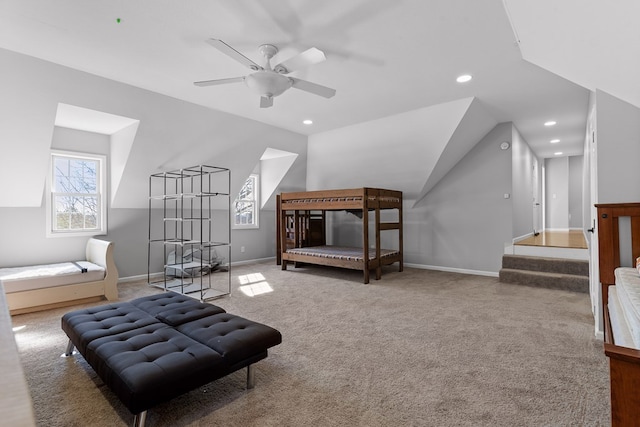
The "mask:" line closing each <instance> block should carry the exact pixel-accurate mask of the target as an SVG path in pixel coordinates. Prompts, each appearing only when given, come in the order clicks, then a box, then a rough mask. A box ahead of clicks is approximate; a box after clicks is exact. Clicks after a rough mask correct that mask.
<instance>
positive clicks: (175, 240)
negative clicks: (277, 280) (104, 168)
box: [147, 165, 231, 302]
mask: <svg viewBox="0 0 640 427" xmlns="http://www.w3.org/2000/svg"><path fill="white" fill-rule="evenodd" d="M230 187H231V171H230V170H229V169H226V168H221V167H216V166H207V165H198V166H191V167H187V168H183V169H179V170H173V171H168V172H159V173H155V174H152V175H150V177H149V244H148V254H147V261H148V262H147V281H148V283H149V285H152V286H156V287H159V288H162V289H164V290H166V291H173V292H177V293H181V294H183V295H188V296H190V297H193V298H196V299H199V300H200V301H203V302H204V301H207V300H211V299H216V298H220V297H223V296H226V295H229V294H230V293H231V262H230V260H231V210H230V208H231V199H230ZM214 255H215V256H214ZM160 256H162V260H163V262H162V265H163V272H162V274H161V275H159V274H157V271H154V270H156V269H157V268H158V267H156V266H158V265H159V264H158V262H157V260H158V258H159V257H160ZM225 256H226V258H224V257H225ZM221 258H223V259H221ZM222 261H226V262H224V263H223V262H222Z"/></svg>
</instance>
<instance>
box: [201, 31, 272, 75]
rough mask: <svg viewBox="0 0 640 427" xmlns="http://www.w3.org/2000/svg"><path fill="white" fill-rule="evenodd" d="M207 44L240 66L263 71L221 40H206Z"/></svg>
mask: <svg viewBox="0 0 640 427" xmlns="http://www.w3.org/2000/svg"><path fill="white" fill-rule="evenodd" d="M207 43H209V44H210V45H211V46H213V47H215V48H216V49H218V50H219V51H220V52H222V53H224V54H225V55H227V56H229V57H231V58H233V59H235V60H236V61H238V62H239V63H241V64H242V65H244V66H247V67H249V68H251V69H252V70H254V71H258V70H262V69H263V68H262V67H261V66H259V65H258V64H256V63H255V62H253V61H252V60H250V59H249V58H247V57H246V56H244V55H243V54H241V53H240V52H238V51H237V50H235V49H234V48H232V47H231V46H229V45H228V44H226V43H225V42H223V41H222V40H218V39H209V40H207Z"/></svg>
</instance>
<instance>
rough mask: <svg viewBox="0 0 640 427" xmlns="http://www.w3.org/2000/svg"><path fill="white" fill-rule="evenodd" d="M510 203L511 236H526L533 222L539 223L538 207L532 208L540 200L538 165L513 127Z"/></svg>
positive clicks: (524, 141)
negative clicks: (511, 213) (511, 211)
mask: <svg viewBox="0 0 640 427" xmlns="http://www.w3.org/2000/svg"><path fill="white" fill-rule="evenodd" d="M511 151H512V156H511V157H512V164H513V172H512V176H513V179H512V193H511V199H512V205H513V237H514V238H518V237H522V236H526V235H528V234H531V233H532V232H533V228H534V212H535V215H536V219H537V220H538V221H537V222H535V223H536V224H540V221H539V219H540V218H539V215H540V214H541V212H540V209H539V208H538V209H535V210H534V202H535V201H536V200H537V201H539V200H540V185H539V180H540V173H539V170H540V167H539V161H538V158H537V157H536V156H535V154H534V153H533V151H532V150H531V147H529V144H527V142H526V140H525V139H524V138H523V137H522V135H520V132H518V130H517V129H516V128H515V127H513V136H512V144H511Z"/></svg>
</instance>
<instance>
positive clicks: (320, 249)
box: [287, 245, 400, 261]
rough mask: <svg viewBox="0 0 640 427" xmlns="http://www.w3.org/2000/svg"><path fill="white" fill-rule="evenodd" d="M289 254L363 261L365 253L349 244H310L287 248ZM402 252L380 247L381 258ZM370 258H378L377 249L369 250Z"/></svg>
mask: <svg viewBox="0 0 640 427" xmlns="http://www.w3.org/2000/svg"><path fill="white" fill-rule="evenodd" d="M287 253H288V254H295V255H306V256H313V257H319V258H330V259H341V260H345V261H363V260H364V254H363V252H362V248H354V247H347V246H331V245H324V246H309V247H305V248H290V249H287ZM399 253H400V252H399V251H397V250H395V249H380V258H388V257H392V256H394V255H398V254H399ZM369 259H370V260H374V259H376V251H375V250H369Z"/></svg>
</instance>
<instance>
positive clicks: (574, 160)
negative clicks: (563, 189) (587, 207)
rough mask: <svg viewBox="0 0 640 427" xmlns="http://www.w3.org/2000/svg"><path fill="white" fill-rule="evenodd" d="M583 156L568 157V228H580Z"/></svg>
mask: <svg viewBox="0 0 640 427" xmlns="http://www.w3.org/2000/svg"><path fill="white" fill-rule="evenodd" d="M583 163H584V156H571V157H569V228H582V177H583Z"/></svg>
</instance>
